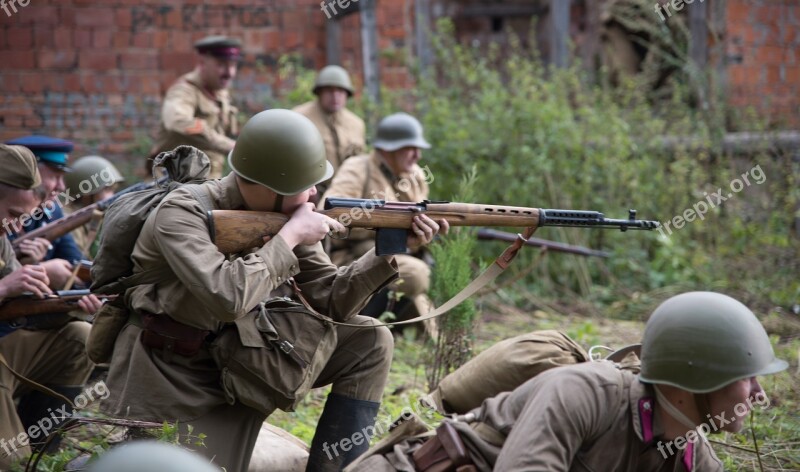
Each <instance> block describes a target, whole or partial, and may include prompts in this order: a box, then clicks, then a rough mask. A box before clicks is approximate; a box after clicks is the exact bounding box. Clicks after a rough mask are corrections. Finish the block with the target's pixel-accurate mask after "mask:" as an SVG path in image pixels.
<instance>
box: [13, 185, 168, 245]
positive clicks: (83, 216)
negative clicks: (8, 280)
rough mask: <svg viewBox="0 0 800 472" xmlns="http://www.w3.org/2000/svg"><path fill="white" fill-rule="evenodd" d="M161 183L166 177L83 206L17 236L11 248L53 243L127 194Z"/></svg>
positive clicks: (132, 186)
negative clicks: (36, 242)
mask: <svg viewBox="0 0 800 472" xmlns="http://www.w3.org/2000/svg"><path fill="white" fill-rule="evenodd" d="M162 182H167V177H164V178H162V179H161V180H159V181H157V182H155V181H153V182H140V183H138V184H135V185H131V186H130V187H128V188H126V189H123V190H120V191H119V192H117V193H115V194H114V195H112V196H110V197H108V198H106V199H105V200H101V201H99V202H97V203H93V204H91V205H88V206H85V207H83V208H81V209H80V210H78V211H76V212H74V213H71V214H69V215H66V216H65V217H63V218H59V219H57V220H55V221H51V222H50V223H48V224H46V225H44V226H41V227H39V228H36V229H35V230H33V231H29V232H27V233H25V234H20V235H18V236H17V237H16V238H14V240H13V241H11V246H12V247H13V248H14V250H17V249H18V248H19V245H20V243H22V241H26V240H29V239H33V238H45V239H47V240H48V241H53V240H55V239H58V238H60V237H61V236H64V235H65V234H67V233H69V232H70V231H72V230H74V229H75V228H80V227H81V226H83V225H85V224H86V223H88V222H89V221H91V220H92V218H94V216H95V212H103V211H105V210H106V209H107V208H108V207H109V206H111V204H112V203H114V202H115V201H116V200H117V199H118V198H119V197H121V196H123V195H125V194H127V193H131V192H138V191H139V190H147V189H149V188H152V187H153V186H155V185H156V184H161V183H162Z"/></svg>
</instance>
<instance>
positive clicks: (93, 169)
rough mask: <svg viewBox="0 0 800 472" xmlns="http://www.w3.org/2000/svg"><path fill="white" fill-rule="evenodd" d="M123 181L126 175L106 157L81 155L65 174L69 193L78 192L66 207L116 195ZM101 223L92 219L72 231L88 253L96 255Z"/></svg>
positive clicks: (73, 209)
mask: <svg viewBox="0 0 800 472" xmlns="http://www.w3.org/2000/svg"><path fill="white" fill-rule="evenodd" d="M124 181H125V178H124V177H122V174H121V173H120V172H119V170H117V168H116V167H115V166H114V164H112V163H111V162H109V161H108V160H107V159H105V158H102V157H100V156H85V157H81V158H80V159H78V160H77V161H75V163H74V164H73V165H72V172H69V173H68V174H67V175H66V176H65V177H64V183H65V184H66V187H67V190H68V195H72V196H73V197H74V196H78V195H79V197H78V198H76V199H75V201H74V202H73V204H72V206H71V207H68V208H67V209H66V212H67V214H70V213H72V212H73V211H77V210H80V209H81V208H85V207H87V206H89V205H93V204H95V203H97V202H101V201H103V200H105V199H107V198H109V197H111V196H113V195H114V193H115V192H116V189H117V185H118V184H119V183H121V182H124ZM81 186H83V187H81ZM82 189H83V190H82ZM87 189H88V190H87ZM100 223H101V220H100V218H97V219H93V220H92V221H91V222H90V223H88V224H86V225H84V226H81V227H79V228H76V229H75V230H73V231H72V233H71V234H72V237H73V239H75V243H76V244H77V245H78V247H79V248H80V250H81V252H83V254H84V255H86V256H89V257H91V256H93V253H94V251H93V250H92V245H93V243H94V241H95V237H96V236H97V234H98V231H99V229H100Z"/></svg>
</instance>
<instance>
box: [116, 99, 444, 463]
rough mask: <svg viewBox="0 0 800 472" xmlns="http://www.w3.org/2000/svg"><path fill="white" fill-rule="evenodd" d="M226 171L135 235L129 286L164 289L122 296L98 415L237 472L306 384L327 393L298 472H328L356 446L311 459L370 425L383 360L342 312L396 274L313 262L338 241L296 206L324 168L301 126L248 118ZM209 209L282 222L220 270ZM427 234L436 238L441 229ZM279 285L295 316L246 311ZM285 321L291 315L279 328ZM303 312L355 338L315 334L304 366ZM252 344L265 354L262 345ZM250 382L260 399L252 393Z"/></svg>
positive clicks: (380, 337)
mask: <svg viewBox="0 0 800 472" xmlns="http://www.w3.org/2000/svg"><path fill="white" fill-rule="evenodd" d="M228 162H229V165H230V167H231V169H232V170H233V172H232V173H231V174H230V175H228V176H226V177H224V178H223V179H221V180H209V181H206V182H205V183H203V184H201V185H199V186H197V187H182V188H180V189H178V190H175V191H173V192H171V193H170V194H168V195H167V196H166V197H165V199H164V200H163V201H162V202H161V204H160V206H159V207H158V208H157V209H156V210H154V211H153V212H152V213H151V214H150V215H149V217H148V219H147V221H146V223H145V225H144V227H143V228H142V231H141V233H140V235H139V238H138V240H137V241H136V245H135V248H134V250H133V254H132V260H133V262H134V267H135V270H134V277H135V276H136V274H137V273H142V272H143V271H148V270H150V269H155V270H162V271H164V272H165V273H166V275H165V276H164V277H163V280H165V281H164V282H159V283H155V284H147V285H140V286H136V287H133V288H132V289H130V290H128V292H127V293H126V296H125V300H126V302H127V305H128V308H129V310H130V311H131V312H133V313H135V314H134V315H133V316H132V317H131V321H130V322H129V324H128V325H127V326H125V327H124V328H123V329H122V331H121V332H120V334H119V336H118V337H117V339H116V344H115V346H114V353H113V356H112V359H111V367H110V370H109V375H108V385H109V387H110V391H111V392H112V394H111V396H110V397H109V399H108V401H107V402H106V403H105V404H104V405H103V409H104V410H105V411H106V412H107V413H108V414H111V415H119V416H125V417H128V418H135V419H142V420H153V421H164V420H178V421H179V422H180V423H181V424H183V425H186V424H187V423H188V424H191V425H192V427H193V431H195V432H202V433H204V434H206V435H207V437H206V438H205V444H206V446H207V447H206V448H203V449H200V451H199V452H201V453H202V454H204V455H206V456H208V457H213V458H214V463H215V464H217V465H219V466H223V467H225V468H226V470H229V471H246V470H247V465H248V462H249V460H250V455H251V453H252V450H253V447H254V444H255V441H256V438H257V436H258V431H259V428H260V426H261V423H262V422H263V421H264V419H265V417H266V416H267V415H268V414H269V413H270V412H271V411H272V410H274V408H275V407H276V406H277V405H281V404H283V405H284V406H283V407H284V408H286V407H287V405H286V404H285V403H282V402H285V401H286V400H287V399H294V400H293V401H299V400H300V399H301V398H302V396H303V395H304V393H305V391H304V390H305V389H307V388H308V387H310V386H311V384H312V383H313V386H314V387H320V386H324V385H328V384H332V390H331V394H330V395H329V396H328V400H327V402H326V404H325V409H324V411H323V413H322V417H321V418H320V420H319V423H318V425H317V430H316V434H315V436H314V440H313V442H312V445H311V452H310V458H309V465H308V470H312V471H325V470H339V469H340V468H341V467H342V465H343V464H345V463H347V462H349V461H351V460H352V459H353V458H354V457H355V456H357V455H358V454H360V453H361V452H363V451H364V450H366V448H367V444H366V443H364V442H363V441H362V442H361V443H360V445H358V446H354V447H353V448H352V449H349V448H348V450H347V453H346V454H341V455H335V456H333V455H330V454H326V453H325V447H329V445H330V444H333V443H336V442H338V441H340V440H341V439H342V438H349V437H351V436H352V435H353V434H354V433H358V432H359V431H361V430H362V429H364V428H366V427H368V426H370V425H372V424H373V422H374V417H375V415H376V413H377V411H378V407H379V402H380V399H381V395H382V393H383V389H384V386H385V384H386V380H387V376H388V372H389V366H390V364H391V358H392V344H393V343H392V336H391V334H390V333H389V331H388V329H386V328H376V327H372V326H371V325H372V324H374V321H373V320H372V319H370V318H366V317H361V316H358V315H355V313H356V312H357V311H358V310H359V309H360V308H361V307H362V306H363V305H364V303H365V302H366V300H367V299H368V298H369V297H370V296H371V295H372V294H373V293H374V292H376V291H377V290H380V289H381V288H382V287H383V286H384V285H386V284H387V283H389V282H390V281H392V280H393V279H394V278H395V277H396V273H397V272H396V264H395V262H394V260H393V258H392V257H378V256H376V255H375V253H374V252H372V251H370V252H369V253H367V254H365V255H364V256H363V257H362V258H360V259H359V260H357V261H356V262H354V263H353V264H351V265H350V266H348V267H347V268H338V267H337V266H335V265H333V264H332V263H331V262H330V259H329V258H328V256H327V255H326V254H325V253H324V251H323V250H322V246H321V244H320V241H321V240H322V239H323V238H324V237H325V235H326V234H327V233H328V232H329V231H331V230H336V231H341V230H343V229H344V228H343V226H342V225H341V224H340V223H339V222H337V221H335V220H333V219H331V218H328V217H327V216H324V215H322V214H321V213H316V212H314V211H313V209H314V207H313V205H312V204H311V203H309V202H308V200H309V198H310V197H312V196H313V195H314V194H315V193H316V188H315V185H316V184H318V183H319V182H321V181H323V180H326V179H328V178H330V176H331V174H332V173H333V168H332V166H331V164H330V163H329V162H327V161H326V160H325V147H324V143H323V142H322V137H321V136H320V134H319V132H318V131H317V129H316V128H315V127H314V125H313V123H312V122H311V121H310V120H308V119H307V118H305V117H303V116H302V115H300V114H298V113H295V112H292V111H289V110H278V109H274V110H268V111H264V112H261V113H259V114H257V115H255V116H254V117H253V118H251V119H250V120H249V121H248V122H247V124H246V125H245V126H244V128H243V129H242V133H241V136H240V137H239V139H238V140H237V144H236V147H235V148H234V150H233V152H232V153H231V154H230V156H229V158H228ZM203 195H205V197H203ZM198 200H200V203H198ZM204 200H207V201H205V202H204ZM209 207H210V209H214V210H219V209H246V210H254V211H273V212H281V213H284V214H285V215H287V216H289V219H288V221H287V222H286V224H285V225H284V226H283V227H282V228H281V229H280V231H279V232H278V233H277V234H276V235H275V236H274V237H272V238H266V242H265V243H264V245H263V246H262V247H260V248H258V249H257V250H255V252H252V253H250V254H242V255H239V256H238V257H234V256H232V257H230V258H228V257H226V256H225V255H224V254H222V253H220V252H219V250H218V249H217V247H216V246H215V245H214V243H213V242H212V239H211V235H210V234H209V229H208V226H207V218H206V211H205V210H207V209H209ZM441 224H442V230H443V231H445V230H446V229H447V223H446V222H442V223H441ZM438 230H439V225H438V224H437V223H436V222H434V221H433V220H431V219H429V218H427V217H424V216H423V217H418V218H416V219H415V224H414V226H413V234H411V235H410V236H409V241H408V242H409V244H411V245H412V247H417V246H419V245H421V244H426V243H428V242H430V241H431V240H432V239H433V237H434V235H435V234H436V233H437V232H438ZM291 280H293V281H294V282H295V283H296V284H297V287H298V288H299V292H301V293H302V294H304V295H305V298H306V300H307V304H308V306H307V308H303V306H302V305H298V304H296V303H292V302H289V301H287V300H284V299H271V300H270V304H268V305H265V306H264V307H263V308H264V309H261V308H259V302H260V301H263V300H264V299H265V298H267V297H269V294H270V293H271V292H272V291H273V290H275V289H277V288H279V287H281V286H283V285H284V284H285V283H286V282H287V281H291ZM274 304H279V305H280V307H279V308H274ZM266 306H269V307H270V308H266ZM292 307H294V308H292ZM298 307H299V308H298ZM286 310H290V311H291V310H294V311H295V312H293V313H291V316H288V317H285V316H284V317H281V313H284V312H285V311H286ZM312 310H315V311H318V312H322V313H324V314H325V315H327V316H330V317H331V318H333V319H335V320H337V321H345V320H347V321H348V322H349V323H351V324H357V325H366V329H359V328H354V327H352V326H336V327H332V326H330V325H329V324H326V326H329V327H330V328H325V329H332V330H335V332H333V334H334V335H333V336H332V337H324V338H322V341H321V342H320V344H319V345H316V344H315V345H313V346H312V347H311V349H310V354H308V358H305V359H304V357H306V355H305V354H303V355H301V354H298V351H299V348H300V344H301V343H306V342H308V340H309V339H314V338H313V337H312V336H314V332H316V331H314V329H316V328H319V327H320V324H319V321H318V318H317V317H316V316H315V315H313V311H312ZM279 320H286V323H295V325H294V328H293V329H295V332H299V333H301V334H300V335H299V336H298V337H296V338H295V339H294V340H293V341H294V343H292V342H289V341H288V340H287V337H288V335H287V334H286V332H284V328H286V327H287V325H286V324H280V323H279ZM312 328H313V329H312ZM287 329H288V328H287ZM265 339H267V340H269V343H270V344H269V347H266V346H263V343H264V340H265ZM230 342H233V344H231V343H230ZM209 343H210V344H209ZM262 346H263V347H262ZM230 352H232V353H234V354H241V356H242V357H241V358H239V357H237V359H238V360H237V362H236V365H233V364H227V365H226V366H224V368H222V367H221V365H220V364H221V363H222V362H225V361H224V360H221V359H220V353H230ZM232 355H233V354H232ZM261 359H266V361H264V362H274V363H275V364H270V365H263V367H262V364H259V365H258V367H254V366H251V367H250V368H248V370H247V372H248V374H247V375H246V376H245V377H241V376H239V374H237V369H236V366H237V365H241V363H242V362H247V363H248V365H251V364H250V363H258V362H261V361H260V360H261ZM297 369H301V371H300V372H298V371H297ZM220 380H222V381H220ZM253 382H261V383H260V384H259V385H264V386H263V388H254V387H253ZM281 392H283V393H281ZM359 434H360V433H359Z"/></svg>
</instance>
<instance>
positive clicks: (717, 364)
mask: <svg viewBox="0 0 800 472" xmlns="http://www.w3.org/2000/svg"><path fill="white" fill-rule="evenodd" d="M641 359H642V370H641V372H640V374H639V379H640V380H641V381H642V382H646V383H652V384H666V385H672V386H674V387H678V388H682V389H683V390H686V391H689V392H693V393H708V392H713V391H714V390H718V389H720V388H722V387H724V386H726V385H728V384H730V383H732V382H735V381H737V380H741V379H746V378H750V377H754V376H757V375H767V374H774V373H776V372H780V371H782V370H784V369H786V367H787V366H788V364H787V363H786V361H783V360H780V359H776V358H775V353H774V352H773V350H772V345H771V344H770V342H769V337H768V336H767V332H766V331H764V327H763V326H761V323H760V322H759V321H758V319H757V318H756V316H755V315H754V314H753V312H752V311H750V309H748V308H747V307H746V306H744V305H743V304H741V303H740V302H738V301H736V300H734V299H733V298H731V297H729V296H727V295H722V294H720V293H714V292H689V293H684V294H681V295H676V296H674V297H672V298H670V299H668V300H666V301H665V302H664V303H662V304H661V305H660V306H659V307H658V308H656V310H655V311H654V312H653V315H652V316H651V317H650V319H649V320H648V321H647V325H646V326H645V329H644V338H643V339H642V357H641Z"/></svg>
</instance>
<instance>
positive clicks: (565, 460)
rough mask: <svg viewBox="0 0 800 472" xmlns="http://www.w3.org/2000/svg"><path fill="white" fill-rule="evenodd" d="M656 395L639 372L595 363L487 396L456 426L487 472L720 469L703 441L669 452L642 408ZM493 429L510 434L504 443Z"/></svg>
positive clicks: (562, 369)
mask: <svg viewBox="0 0 800 472" xmlns="http://www.w3.org/2000/svg"><path fill="white" fill-rule="evenodd" d="M654 397H655V395H654V393H653V391H652V390H651V389H650V387H649V386H647V385H645V384H642V383H640V382H639V381H638V380H637V377H636V374H634V373H631V372H629V371H626V370H620V369H617V368H616V367H615V366H614V365H613V364H612V363H610V362H590V363H583V364H578V365H574V366H568V367H559V368H557V369H551V370H548V371H546V372H544V373H542V374H539V375H537V376H536V377H534V378H532V379H531V380H529V381H527V382H526V383H524V384H522V385H521V386H519V387H518V388H517V389H515V390H514V391H513V392H505V393H501V394H500V395H497V396H495V397H493V398H490V399H488V400H486V401H484V403H483V405H482V406H481V407H480V408H477V409H475V410H473V413H475V414H476V415H477V416H478V418H479V419H480V422H478V423H473V424H472V425H470V426H467V425H466V424H464V423H456V425H457V428H458V429H459V431H460V432H461V435H462V438H463V439H464V441H465V443H466V444H468V449H470V455H471V456H472V457H473V460H474V461H475V462H476V464H477V465H478V466H479V467H478V468H479V470H482V471H488V470H502V471H505V472H513V471H573V472H578V471H581V472H582V471H606V470H613V471H618V472H624V471H629V472H647V471H653V472H655V471H659V472H666V471H672V472H684V471H687V470H691V471H693V472H706V471H722V470H723V469H722V463H721V462H720V461H719V460H718V459H717V457H716V455H715V454H714V451H713V450H712V449H711V446H710V444H709V443H708V441H707V440H705V439H702V440H700V441H698V442H696V443H695V444H694V445H693V446H692V452H691V453H690V454H687V452H686V450H683V451H681V450H677V448H675V446H674V445H673V446H672V451H673V452H675V453H676V454H673V455H669V454H667V455H668V456H669V457H668V458H667V459H665V458H664V456H663V455H662V453H661V452H659V450H658V448H657V447H658V441H659V440H660V439H659V437H660V436H661V435H662V434H663V428H662V426H661V424H660V422H659V421H658V414H653V415H648V416H650V417H651V418H652V421H648V420H646V419H645V418H644V417H643V415H642V414H641V412H647V411H648V409H650V408H656V409H657V408H658V405H656V403H655V401H654ZM656 413H657V412H656ZM487 427H488V428H487ZM494 432H497V433H499V437H505V441H504V442H503V444H502V448H500V447H498V446H496V445H493V444H492V442H494V440H493V439H492V436H494V435H495V434H493V433H494ZM664 442H665V443H666V441H664ZM665 450H666V449H665ZM687 455H688V456H690V459H691V460H690V462H689V464H690V467H689V468H687V467H686V466H685V462H686V461H688V460H689V459H688V458H687V457H685V456H687Z"/></svg>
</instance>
